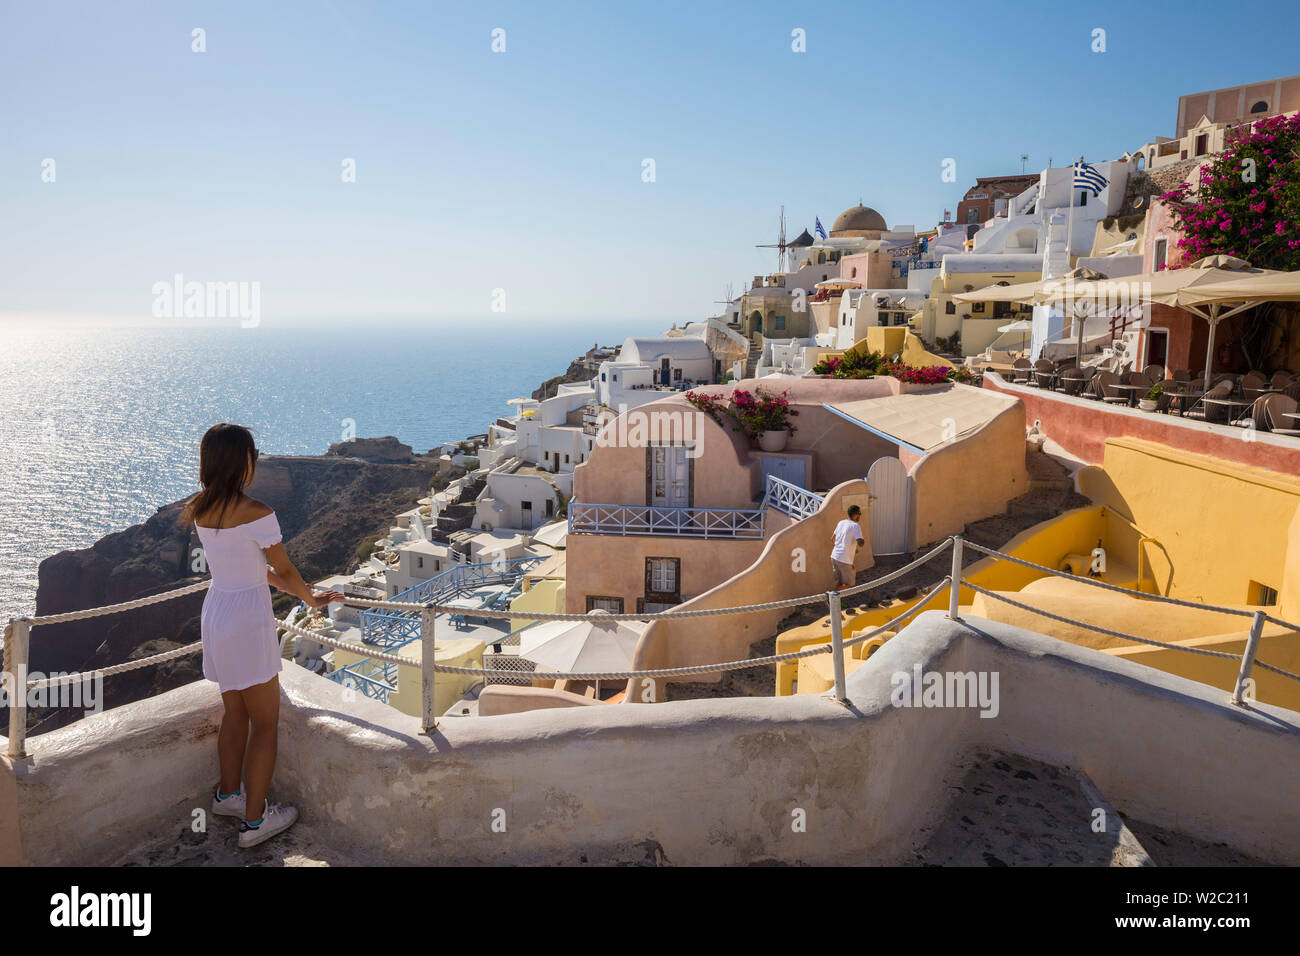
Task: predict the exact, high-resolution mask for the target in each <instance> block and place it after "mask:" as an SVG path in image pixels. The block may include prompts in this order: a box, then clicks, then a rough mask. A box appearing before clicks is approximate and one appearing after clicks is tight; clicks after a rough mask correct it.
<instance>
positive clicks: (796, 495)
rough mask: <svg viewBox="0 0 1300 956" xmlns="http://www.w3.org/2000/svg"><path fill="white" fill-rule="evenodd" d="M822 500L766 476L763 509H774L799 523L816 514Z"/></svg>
mask: <svg viewBox="0 0 1300 956" xmlns="http://www.w3.org/2000/svg"><path fill="white" fill-rule="evenodd" d="M824 500H825V499H824V498H822V496H821V495H816V494H813V493H812V492H811V491H808V490H807V489H805V488H800V487H799V486H798V485H793V484H791V483H790V482H788V481H783V480H782V479H780V478H777V477H776V476H775V475H768V476H767V494H766V495H765V496H764V497H763V507H764V508H775V509H776V510H777V511H780V512H783V513H784V514H788V515H789V516H790V517H792V518H794V519H795V520H796V521H801V520H803V519H804V518H807V517H808V516H809V515H811V514H816V513H817V509H818V508H820V507H821V506H822V502H823V501H824Z"/></svg>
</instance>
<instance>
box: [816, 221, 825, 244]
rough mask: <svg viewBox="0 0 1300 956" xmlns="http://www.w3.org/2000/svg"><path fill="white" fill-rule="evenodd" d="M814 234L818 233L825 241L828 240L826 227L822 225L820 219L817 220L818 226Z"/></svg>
mask: <svg viewBox="0 0 1300 956" xmlns="http://www.w3.org/2000/svg"><path fill="white" fill-rule="evenodd" d="M813 232H815V233H817V235H819V236H821V237H822V238H823V239H825V238H826V227H825V226H823V225H822V221H821V220H820V219H817V225H815V226H813Z"/></svg>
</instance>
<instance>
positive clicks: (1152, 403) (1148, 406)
mask: <svg viewBox="0 0 1300 956" xmlns="http://www.w3.org/2000/svg"><path fill="white" fill-rule="evenodd" d="M1164 393H1165V389H1164V386H1163V385H1152V386H1151V388H1149V389H1148V390H1147V396H1146V398H1139V399H1138V408H1140V409H1142V411H1144V412H1154V411H1155V410H1156V406H1157V405H1158V404H1159V403H1160V396H1161V395H1163V394H1164Z"/></svg>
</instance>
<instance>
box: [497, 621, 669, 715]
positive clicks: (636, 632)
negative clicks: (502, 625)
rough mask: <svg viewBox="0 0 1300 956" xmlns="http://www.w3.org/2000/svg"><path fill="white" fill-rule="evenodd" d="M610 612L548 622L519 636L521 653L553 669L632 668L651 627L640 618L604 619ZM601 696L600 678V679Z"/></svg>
mask: <svg viewBox="0 0 1300 956" xmlns="http://www.w3.org/2000/svg"><path fill="white" fill-rule="evenodd" d="M608 615H609V612H608V611H604V610H601V609H599V608H598V609H596V610H594V611H589V612H588V613H587V617H588V618H589V619H590V620H586V621H547V622H546V623H544V624H538V625H536V626H534V627H530V628H529V629H528V630H526V631H524V632H523V633H522V634H520V635H519V656H520V657H525V658H527V659H528V660H530V661H532V662H533V663H534V664H536V665H537V666H538V668H539V669H543V670H552V671H578V672H582V671H630V670H631V669H632V655H633V654H634V653H635V652H636V645H637V642H638V641H639V640H641V635H642V634H643V633H644V632H645V629H646V627H647V625H646V624H643V623H642V622H640V621H611V620H601V617H602V616H604V617H608ZM596 696H597V698H599V697H600V681H596Z"/></svg>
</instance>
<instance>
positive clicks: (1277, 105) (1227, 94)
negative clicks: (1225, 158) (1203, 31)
mask: <svg viewBox="0 0 1300 956" xmlns="http://www.w3.org/2000/svg"><path fill="white" fill-rule="evenodd" d="M1297 110H1300V74H1298V75H1296V76H1285V77H1281V78H1279V79H1276V80H1265V81H1263V82H1261V83H1247V84H1244V85H1242V86H1227V87H1224V88H1223V89H1221V90H1207V91H1206V92H1203V93H1188V94H1186V95H1184V96H1180V97H1178V116H1177V119H1176V120H1175V122H1174V135H1173V137H1172V138H1170V137H1167V136H1157V137H1156V138H1155V139H1154V140H1152V141H1151V142H1150V143H1147V144H1146V145H1144V146H1141V147H1139V148H1138V149H1136V150H1134V151H1133V152H1132V153H1130V154H1128V155H1130V156H1132V157H1133V161H1134V163H1136V164H1137V169H1139V170H1154V169H1161V168H1163V167H1165V166H1170V165H1172V164H1174V163H1178V162H1182V161H1183V160H1185V159H1196V158H1197V157H1200V156H1212V155H1213V154H1215V153H1221V152H1223V148H1224V145H1225V143H1226V139H1227V137H1228V135H1229V133H1231V131H1232V130H1233V129H1235V128H1236V127H1238V126H1240V125H1241V124H1242V123H1251V122H1254V121H1255V120H1260V119H1265V118H1267V117H1269V116H1278V115H1281V114H1285V113H1293V112H1296V111H1297Z"/></svg>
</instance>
